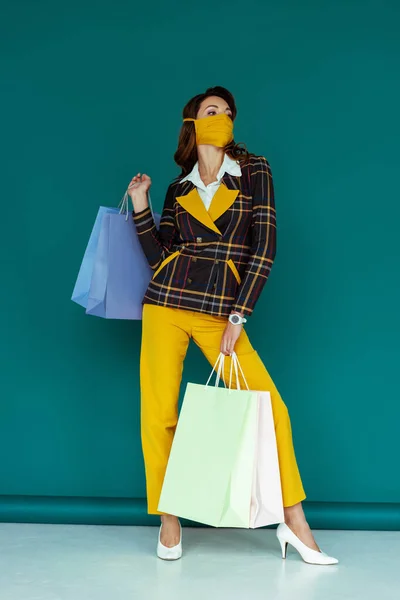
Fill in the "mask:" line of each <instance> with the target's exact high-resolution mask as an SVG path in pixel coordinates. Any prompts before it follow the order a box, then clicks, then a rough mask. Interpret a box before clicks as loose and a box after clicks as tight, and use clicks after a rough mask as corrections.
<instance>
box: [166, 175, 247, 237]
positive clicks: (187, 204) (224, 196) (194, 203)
mask: <svg viewBox="0 0 400 600" xmlns="http://www.w3.org/2000/svg"><path fill="white" fill-rule="evenodd" d="M238 194H239V190H230V189H228V188H227V187H226V185H225V184H224V183H223V182H221V185H220V186H219V188H218V189H217V191H216V193H215V194H214V197H213V199H212V201H211V205H210V208H209V209H208V212H207V210H206V207H205V206H204V203H203V201H202V199H201V198H200V194H199V192H198V191H197V188H196V187H195V188H193V189H192V191H191V192H189V193H188V194H186V195H185V196H177V198H176V201H177V202H178V203H179V204H180V205H181V206H182V208H184V209H185V210H186V211H187V212H188V213H189V214H191V215H192V217H194V218H195V219H197V220H198V221H200V223H203V225H205V226H206V227H208V228H209V229H212V230H213V231H215V232H216V233H219V234H220V235H222V233H221V232H220V230H219V229H218V227H217V226H216V225H215V221H216V220H217V219H218V218H219V217H220V216H221V215H223V214H224V212H225V211H227V210H228V208H229V207H230V206H232V204H233V203H234V202H235V200H236V198H237V195H238Z"/></svg>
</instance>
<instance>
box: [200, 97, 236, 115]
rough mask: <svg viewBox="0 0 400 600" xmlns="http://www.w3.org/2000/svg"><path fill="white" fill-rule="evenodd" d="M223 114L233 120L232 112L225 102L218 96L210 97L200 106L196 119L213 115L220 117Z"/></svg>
mask: <svg viewBox="0 0 400 600" xmlns="http://www.w3.org/2000/svg"><path fill="white" fill-rule="evenodd" d="M221 113H225V114H227V115H228V117H230V118H231V119H232V111H231V109H230V108H229V106H228V104H227V103H226V102H225V100H223V99H222V98H219V97H218V96H209V97H208V98H206V99H205V100H203V102H202V103H201V104H200V108H199V110H198V112H197V115H196V119H202V118H203V117H211V116H212V115H219V114H221Z"/></svg>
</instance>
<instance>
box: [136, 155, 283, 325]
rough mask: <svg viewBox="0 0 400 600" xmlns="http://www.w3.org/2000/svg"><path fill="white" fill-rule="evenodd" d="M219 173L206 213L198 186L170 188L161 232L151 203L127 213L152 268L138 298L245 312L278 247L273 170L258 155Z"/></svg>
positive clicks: (177, 183)
mask: <svg viewBox="0 0 400 600" xmlns="http://www.w3.org/2000/svg"><path fill="white" fill-rule="evenodd" d="M241 170H242V175H241V176H232V175H229V174H228V173H225V175H224V176H223V178H222V180H221V185H220V186H219V188H218V189H217V192H216V193H215V195H214V197H213V199H212V202H211V205H210V208H209V210H208V211H207V210H206V208H205V206H204V204H203V201H202V199H201V198H200V195H199V193H198V191H197V188H196V186H195V185H194V184H193V183H192V182H190V181H185V182H182V183H180V181H178V180H176V181H174V182H173V183H171V185H170V186H169V187H168V190H167V194H166V198H165V203H164V209H163V212H162V216H161V222H160V227H159V230H157V228H156V226H155V224H154V220H153V217H152V214H151V210H150V208H146V209H145V210H143V211H140V212H138V213H134V212H133V213H132V216H133V220H134V222H135V225H136V229H137V233H138V236H139V240H140V242H141V245H142V248H143V251H144V253H145V255H146V257H147V260H148V262H149V264H150V266H151V268H152V269H153V271H154V274H153V277H152V280H151V281H150V284H149V286H148V288H147V291H146V293H145V296H144V298H143V303H149V304H158V305H160V306H170V307H174V308H183V309H189V310H195V311H199V312H204V313H208V314H212V315H218V316H225V315H229V314H230V313H231V311H232V310H237V311H239V312H243V313H244V314H245V315H251V313H252V311H253V309H254V306H255V304H256V302H257V300H258V298H259V296H260V293H261V290H262V289H263V287H264V285H265V282H266V281H267V278H268V275H269V273H270V270H271V266H272V263H273V261H274V258H275V252H276V216H275V203H274V190H273V183H272V176H271V169H270V166H269V163H268V161H267V160H266V159H265V158H264V157H263V156H256V157H254V156H253V157H251V158H250V161H249V162H248V163H246V164H244V165H241Z"/></svg>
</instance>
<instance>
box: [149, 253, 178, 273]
mask: <svg viewBox="0 0 400 600" xmlns="http://www.w3.org/2000/svg"><path fill="white" fill-rule="evenodd" d="M178 254H180V250H177V251H176V252H173V253H172V254H170V255H169V256H167V258H165V259H164V260H163V261H162V263H161V265H160V266H159V267H158V269H156V271H155V273H154V275H153V277H152V279H154V278H155V277H156V276H157V275H158V274H159V273H160V271H162V270H163V268H164V267H165V266H166V265H167V264H168V263H169V262H171V260H174V258H176V257H177V256H178Z"/></svg>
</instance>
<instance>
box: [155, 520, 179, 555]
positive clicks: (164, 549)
mask: <svg viewBox="0 0 400 600" xmlns="http://www.w3.org/2000/svg"><path fill="white" fill-rule="evenodd" d="M161 530H162V523H161V527H160V532H159V534H158V544H157V556H158V558H161V559H162V560H178V559H179V558H181V557H182V527H181V524H180V523H179V530H180V537H179V544H177V545H176V546H172V548H168V546H164V544H162V543H161Z"/></svg>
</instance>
